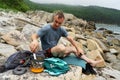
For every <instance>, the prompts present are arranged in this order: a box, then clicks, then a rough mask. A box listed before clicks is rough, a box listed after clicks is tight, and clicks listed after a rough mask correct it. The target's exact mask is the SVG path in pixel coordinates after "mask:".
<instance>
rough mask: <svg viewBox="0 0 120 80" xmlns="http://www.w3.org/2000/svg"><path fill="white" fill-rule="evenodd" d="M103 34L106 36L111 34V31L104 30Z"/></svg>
mask: <svg viewBox="0 0 120 80" xmlns="http://www.w3.org/2000/svg"><path fill="white" fill-rule="evenodd" d="M103 34H105V35H108V34H113V32H112V31H111V30H105V31H103Z"/></svg>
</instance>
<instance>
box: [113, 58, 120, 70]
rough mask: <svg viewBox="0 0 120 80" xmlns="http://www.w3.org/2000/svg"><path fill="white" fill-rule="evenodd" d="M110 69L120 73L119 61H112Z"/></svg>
mask: <svg viewBox="0 0 120 80" xmlns="http://www.w3.org/2000/svg"><path fill="white" fill-rule="evenodd" d="M112 68H114V69H116V70H119V71H120V61H119V60H116V61H114V63H113V64H112Z"/></svg>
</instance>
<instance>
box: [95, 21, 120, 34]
mask: <svg viewBox="0 0 120 80" xmlns="http://www.w3.org/2000/svg"><path fill="white" fill-rule="evenodd" d="M96 28H97V29H99V28H106V29H108V30H111V31H113V32H114V33H119V34H120V26H118V25H111V24H99V23H96Z"/></svg>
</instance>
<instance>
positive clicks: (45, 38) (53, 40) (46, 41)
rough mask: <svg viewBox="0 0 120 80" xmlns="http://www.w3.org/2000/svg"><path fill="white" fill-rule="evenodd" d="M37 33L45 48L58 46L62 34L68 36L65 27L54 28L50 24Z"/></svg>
mask: <svg viewBox="0 0 120 80" xmlns="http://www.w3.org/2000/svg"><path fill="white" fill-rule="evenodd" d="M37 35H38V36H39V37H40V40H41V44H42V49H43V50H47V49H49V48H52V47H54V46H56V45H57V43H58V41H59V39H60V37H61V36H62V37H67V36H68V34H67V31H66V30H65V29H64V28H62V27H59V28H58V29H54V28H52V26H51V25H50V24H47V25H44V26H43V27H42V28H41V29H39V30H38V32H37Z"/></svg>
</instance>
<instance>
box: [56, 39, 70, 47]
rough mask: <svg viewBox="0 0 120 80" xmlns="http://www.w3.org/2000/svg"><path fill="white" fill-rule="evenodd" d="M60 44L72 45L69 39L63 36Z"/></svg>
mask: <svg viewBox="0 0 120 80" xmlns="http://www.w3.org/2000/svg"><path fill="white" fill-rule="evenodd" d="M58 44H63V45H65V46H70V45H71V43H70V42H69V41H68V40H66V39H65V38H63V37H62V38H60V40H59V42H58Z"/></svg>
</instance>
